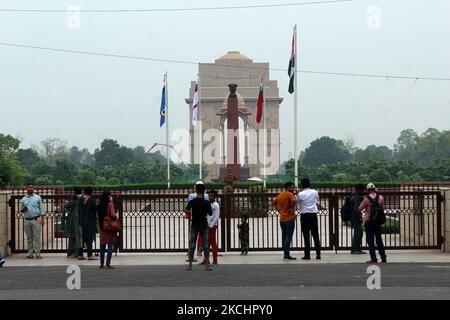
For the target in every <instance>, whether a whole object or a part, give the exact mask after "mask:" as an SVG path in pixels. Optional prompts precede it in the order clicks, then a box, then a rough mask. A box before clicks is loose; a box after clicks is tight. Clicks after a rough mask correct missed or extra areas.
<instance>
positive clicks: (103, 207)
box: [98, 191, 118, 269]
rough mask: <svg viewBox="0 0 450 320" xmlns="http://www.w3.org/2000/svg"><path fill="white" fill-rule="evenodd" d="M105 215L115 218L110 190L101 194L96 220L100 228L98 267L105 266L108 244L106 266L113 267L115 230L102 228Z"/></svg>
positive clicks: (115, 244) (115, 242)
mask: <svg viewBox="0 0 450 320" xmlns="http://www.w3.org/2000/svg"><path fill="white" fill-rule="evenodd" d="M107 216H110V217H111V218H112V219H117V214H116V209H115V208H114V203H113V197H112V196H111V192H108V191H105V192H103V194H102V197H101V199H100V204H99V206H98V222H99V228H100V269H103V268H104V267H105V252H106V246H108V251H107V256H106V268H107V269H114V267H112V266H111V259H112V253H113V250H114V246H117V243H118V238H117V232H111V231H106V230H104V229H103V219H104V218H105V217H107Z"/></svg>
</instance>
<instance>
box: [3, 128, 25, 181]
mask: <svg viewBox="0 0 450 320" xmlns="http://www.w3.org/2000/svg"><path fill="white" fill-rule="evenodd" d="M19 144H20V141H19V140H18V139H16V138H14V137H12V136H10V135H3V134H1V133H0V186H2V187H4V186H6V185H9V184H20V183H22V182H23V181H22V180H23V172H22V168H21V167H20V165H19V163H18V161H17V159H16V155H15V152H16V150H17V149H18V148H19Z"/></svg>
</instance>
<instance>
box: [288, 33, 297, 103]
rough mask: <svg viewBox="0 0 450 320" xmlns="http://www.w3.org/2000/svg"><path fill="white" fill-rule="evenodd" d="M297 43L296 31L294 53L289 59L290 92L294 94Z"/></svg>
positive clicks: (293, 39) (293, 40)
mask: <svg viewBox="0 0 450 320" xmlns="http://www.w3.org/2000/svg"><path fill="white" fill-rule="evenodd" d="M296 45H297V44H296V43H295V33H294V36H293V37H292V53H291V59H290V60H289V69H288V74H289V78H290V81H289V93H290V94H293V93H294V92H295V77H296V74H295V64H296V63H297V60H296V56H295V47H296Z"/></svg>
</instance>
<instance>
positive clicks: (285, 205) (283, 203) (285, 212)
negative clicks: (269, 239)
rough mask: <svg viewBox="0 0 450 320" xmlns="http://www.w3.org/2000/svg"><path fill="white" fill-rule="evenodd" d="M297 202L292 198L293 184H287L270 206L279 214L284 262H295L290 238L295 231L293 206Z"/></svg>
mask: <svg viewBox="0 0 450 320" xmlns="http://www.w3.org/2000/svg"><path fill="white" fill-rule="evenodd" d="M296 204H297V201H296V199H295V196H294V184H293V183H292V182H288V183H286V184H285V186H284V192H282V193H281V194H280V195H279V196H278V197H276V198H275V200H273V202H272V205H273V206H274V207H275V208H277V209H278V212H279V213H280V226H281V243H282V246H283V252H284V260H286V261H289V260H297V258H294V257H291V254H290V249H291V243H292V236H293V234H294V229H295V220H296V218H297V217H296V215H295V206H296Z"/></svg>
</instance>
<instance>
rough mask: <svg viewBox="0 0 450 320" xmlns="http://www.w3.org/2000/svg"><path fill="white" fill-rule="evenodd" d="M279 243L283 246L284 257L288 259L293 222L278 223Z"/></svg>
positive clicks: (293, 227)
mask: <svg viewBox="0 0 450 320" xmlns="http://www.w3.org/2000/svg"><path fill="white" fill-rule="evenodd" d="M280 226H281V243H282V245H283V252H284V257H285V258H287V257H290V255H291V254H290V250H291V243H292V236H293V235H294V229H295V221H286V222H280Z"/></svg>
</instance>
